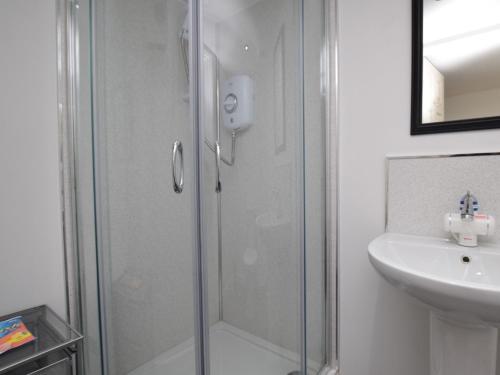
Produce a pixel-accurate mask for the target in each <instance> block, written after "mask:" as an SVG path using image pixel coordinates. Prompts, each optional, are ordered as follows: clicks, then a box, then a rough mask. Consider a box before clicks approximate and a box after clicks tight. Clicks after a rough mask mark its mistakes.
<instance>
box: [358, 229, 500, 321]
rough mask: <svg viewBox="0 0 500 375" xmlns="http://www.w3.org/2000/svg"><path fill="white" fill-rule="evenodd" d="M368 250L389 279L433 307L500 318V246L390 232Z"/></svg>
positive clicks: (371, 258)
mask: <svg viewBox="0 0 500 375" xmlns="http://www.w3.org/2000/svg"><path fill="white" fill-rule="evenodd" d="M368 252H369V256H370V261H371V262H372V264H373V266H374V267H375V269H376V270H377V271H378V272H379V273H380V274H381V275H382V276H383V277H384V278H385V279H387V280H388V281H389V282H390V283H392V284H394V285H395V286H397V287H399V288H401V289H403V290H405V291H406V292H408V293H409V294H411V295H413V296H414V297H416V298H418V299H419V300H421V301H422V302H424V303H426V304H428V305H430V306H431V307H433V308H436V309H438V310H442V311H444V312H451V313H454V314H457V315H464V317H469V318H471V319H474V318H477V319H480V320H483V321H486V322H490V323H500V248H495V247H489V246H478V247H475V248H466V247H463V246H459V245H456V244H455V243H453V242H452V241H449V240H446V239H440V238H428V237H419V236H410V235H402V234H393V233H386V234H383V235H382V236H380V237H378V238H376V239H375V240H374V241H372V242H371V243H370V245H369V246H368ZM467 260H468V263H467Z"/></svg>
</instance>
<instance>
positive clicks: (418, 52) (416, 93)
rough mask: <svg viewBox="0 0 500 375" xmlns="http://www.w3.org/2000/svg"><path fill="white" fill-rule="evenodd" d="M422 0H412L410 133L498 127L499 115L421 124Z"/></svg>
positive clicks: (499, 125) (499, 126)
mask: <svg viewBox="0 0 500 375" xmlns="http://www.w3.org/2000/svg"><path fill="white" fill-rule="evenodd" d="M423 21H424V0H412V73H411V75H412V77H411V86H412V90H411V132H410V134H411V135H420V134H433V133H448V132H461V131H471V130H484V129H497V128H500V116H495V117H483V118H477V119H466V120H456V121H442V122H433V123H429V124H422V60H423Z"/></svg>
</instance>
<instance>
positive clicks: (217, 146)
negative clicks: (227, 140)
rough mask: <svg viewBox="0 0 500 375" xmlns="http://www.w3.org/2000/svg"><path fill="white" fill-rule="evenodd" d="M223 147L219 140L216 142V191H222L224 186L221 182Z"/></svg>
mask: <svg viewBox="0 0 500 375" xmlns="http://www.w3.org/2000/svg"><path fill="white" fill-rule="evenodd" d="M220 154H221V149H220V144H219V141H216V142H215V192H216V193H220V191H221V190H222V186H221V183H220V158H221V156H220Z"/></svg>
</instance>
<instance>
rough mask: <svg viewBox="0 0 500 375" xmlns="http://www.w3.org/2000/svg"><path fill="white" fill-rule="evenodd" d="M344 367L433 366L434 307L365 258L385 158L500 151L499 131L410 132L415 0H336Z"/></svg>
mask: <svg viewBox="0 0 500 375" xmlns="http://www.w3.org/2000/svg"><path fill="white" fill-rule="evenodd" d="M339 12H340V14H339V19H340V62H339V63H340V98H339V100H340V171H339V172H340V244H339V245H340V247H339V252H340V253H339V262H340V265H339V266H340V274H339V277H340V285H339V287H340V306H339V307H340V343H339V346H340V347H339V349H340V366H341V371H342V373H343V374H344V375H401V374H404V375H422V374H427V373H428V371H429V370H428V319H427V312H426V311H425V310H423V309H422V308H420V307H418V306H416V305H415V303H414V302H412V301H410V299H409V298H407V297H406V296H405V295H403V294H402V293H401V292H399V291H397V290H395V289H394V288H393V287H391V286H389V285H388V284H387V283H386V282H385V281H383V280H382V279H381V278H380V276H378V275H377V274H376V273H375V271H374V270H373V269H372V267H371V265H370V264H369V262H368V256H367V246H368V243H369V242H370V240H372V239H373V238H375V237H376V236H378V235H379V234H381V233H382V232H383V231H384V204H385V203H384V157H385V155H386V154H389V153H397V154H435V153H448V152H482V151H499V150H500V130H491V131H477V132H467V133H453V134H440V135H428V136H413V137H411V136H410V93H411V91H410V90H411V87H410V77H411V1H410V0H380V1H369V0H339Z"/></svg>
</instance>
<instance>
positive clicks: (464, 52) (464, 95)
mask: <svg viewBox="0 0 500 375" xmlns="http://www.w3.org/2000/svg"><path fill="white" fill-rule="evenodd" d="M412 59H413V72H412V80H413V82H412V86H413V87H412V124H411V125H412V126H411V134H427V133H438V132H450V131H465V130H478V129H491V128H500V0H413V56H412Z"/></svg>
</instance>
